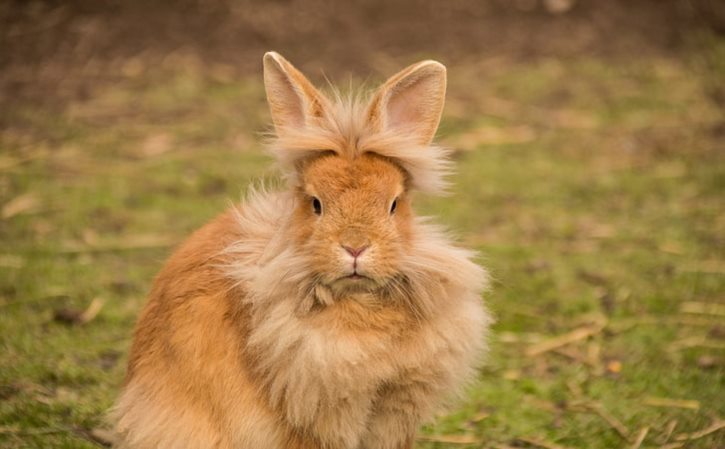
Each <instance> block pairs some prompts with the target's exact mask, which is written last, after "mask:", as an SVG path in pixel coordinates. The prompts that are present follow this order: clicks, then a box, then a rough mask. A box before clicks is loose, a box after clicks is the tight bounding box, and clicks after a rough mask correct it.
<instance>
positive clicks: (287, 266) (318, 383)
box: [112, 106, 490, 449]
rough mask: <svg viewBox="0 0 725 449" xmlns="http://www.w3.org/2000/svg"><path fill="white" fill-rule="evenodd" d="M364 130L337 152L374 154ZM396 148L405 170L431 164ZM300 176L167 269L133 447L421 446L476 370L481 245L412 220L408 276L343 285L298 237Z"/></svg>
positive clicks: (402, 258)
mask: <svg viewBox="0 0 725 449" xmlns="http://www.w3.org/2000/svg"><path fill="white" fill-rule="evenodd" d="M337 110H338V111H341V110H345V111H348V113H351V111H354V110H356V107H354V106H351V107H346V108H342V109H340V108H338V109H337ZM273 113H274V111H273ZM328 119H329V117H328ZM330 120H332V119H329V120H328V122H326V123H332V121H330ZM335 120H336V122H337V123H338V124H339V123H340V122H341V121H342V122H344V121H347V122H349V123H353V122H354V120H351V119H350V118H349V117H348V118H345V117H341V116H340V115H338V116H337V117H336V119H335ZM333 121H334V120H333ZM436 125H437V122H436ZM337 129H338V130H339V127H338V128H337ZM348 131H350V130H348ZM325 132H326V133H327V135H328V136H330V135H332V131H331V128H328V129H327V130H326V131H325ZM356 132H358V133H365V132H369V130H366V129H365V128H360V129H359V130H357V131H356ZM356 132H352V133H350V134H347V135H346V136H342V137H340V136H339V137H340V138H339V139H338V144H339V146H338V147H335V146H333V145H332V144H330V145H328V146H326V148H331V149H332V151H333V152H334V153H335V154H334V155H333V156H329V159H336V158H343V159H345V160H349V161H350V162H349V163H351V164H355V163H356V162H355V160H357V159H365V158H366V157H368V156H365V155H364V154H362V152H359V151H358V152H357V153H356V152H355V151H352V152H350V153H345V151H344V150H343V148H348V149H349V148H352V147H356V148H359V145H358V146H356V145H354V144H353V142H357V143H358V144H359V143H360V142H362V141H364V139H363V138H362V137H365V136H362V135H356ZM278 134H280V131H279V127H278ZM343 137H345V138H343ZM368 137H370V139H369V140H368V142H370V141H374V139H373V138H372V137H374V136H368ZM280 139H281V140H283V141H284V140H286V141H288V142H289V135H288V136H287V137H285V138H280ZM301 140H304V139H301ZM313 140H314V139H313ZM382 140H385V139H382ZM392 140H395V139H392ZM298 142H299V140H298ZM380 142H381V140H380V139H378V143H380ZM279 143H280V142H279V141H278V142H277V144H279ZM416 145H418V146H420V144H419V143H418V144H416ZM377 147H378V148H385V145H383V144H380V145H378V146H377ZM277 148H280V146H279V145H278V146H277ZM315 148H319V146H318V145H317V144H314V145H311V146H310V147H309V150H310V151H311V152H313V153H314V149H315ZM391 151H392V150H391ZM398 151H402V150H401V149H400V148H399V149H398ZM426 151H433V150H426ZM383 156H385V157H386V159H385V161H381V162H379V163H383V164H387V165H388V166H389V167H390V168H389V170H394V171H395V172H396V173H398V172H399V173H404V174H405V175H406V176H413V175H411V171H414V169H415V167H418V168H420V167H425V166H426V162H420V163H418V164H417V165H416V164H415V163H413V165H411V166H410V167H411V170H408V169H407V168H406V164H410V163H411V162H410V160H408V161H403V160H401V159H396V157H395V155H394V154H384V155H383ZM436 157H438V156H436ZM282 162H283V165H284V163H285V161H284V160H283V161H282ZM427 163H428V165H429V167H433V166H435V165H436V164H435V160H433V162H431V161H430V160H429V161H427ZM295 165H296V166H299V164H294V163H293V164H289V165H288V167H293V166H295ZM290 170H294V169H292V168H290ZM288 175H289V176H288V178H290V179H291V182H292V186H293V188H292V189H290V190H289V191H283V192H266V191H264V190H260V191H253V192H252V193H251V194H250V195H249V197H248V198H247V200H246V201H245V202H244V204H242V205H239V206H234V207H232V208H230V210H228V211H227V212H226V213H224V214H222V215H221V216H219V217H218V218H216V219H215V220H213V221H212V222H210V223H209V224H207V225H206V226H204V227H203V228H201V229H200V230H198V231H197V232H196V233H195V234H193V235H192V236H191V237H190V238H189V239H188V240H187V241H186V242H185V243H184V244H183V245H182V246H181V247H180V248H179V249H178V250H177V251H176V253H175V254H174V255H173V256H172V257H171V258H170V259H169V261H168V262H167V264H166V266H165V267H164V269H163V270H162V271H161V273H160V274H159V275H158V277H157V279H156V281H155V283H154V286H153V288H152V291H151V293H150V298H149V302H148V304H147V305H146V307H145V309H144V311H143V313H142V315H141V317H140V319H139V322H138V325H137V327H136V331H135V336H134V344H133V346H132V349H131V353H130V356H129V367H128V374H127V378H126V383H125V385H124V388H123V392H122V394H121V396H120V398H119V399H118V401H117V403H116V406H115V407H114V410H113V412H112V413H113V418H114V420H115V421H116V423H117V427H116V429H117V436H118V445H119V447H121V448H128V449H131V448H133V449H151V448H159V449H185V448H188V449H191V448H216V449H338V448H339V449H407V448H412V447H413V443H414V438H415V432H416V429H417V428H418V426H419V425H420V423H421V422H424V421H425V420H428V419H430V418H431V417H432V415H433V413H435V412H436V411H438V410H439V408H440V407H441V406H442V405H445V403H446V400H447V399H450V398H451V397H454V396H456V394H458V393H460V392H461V390H462V388H463V387H464V386H465V384H466V382H467V381H469V380H471V379H472V377H473V375H474V374H475V371H476V366H477V365H478V362H479V361H480V358H481V356H482V355H483V353H484V352H485V335H486V333H487V330H488V326H489V323H490V318H489V316H488V314H487V312H486V310H485V308H484V306H483V304H482V302H481V298H480V293H481V292H482V290H483V289H484V288H485V286H486V285H485V284H486V281H487V276H486V272H485V271H484V270H483V269H482V268H481V267H479V266H478V265H476V264H475V263H473V262H472V261H471V258H472V256H473V253H472V252H469V251H467V250H464V249H460V248H457V247H455V246H454V245H452V244H451V242H450V241H449V239H448V238H447V237H446V235H445V233H444V232H443V231H442V230H440V229H439V228H438V227H436V226H435V225H433V224H431V223H430V222H428V221H427V220H426V219H422V218H413V217H412V216H411V218H410V220H408V221H407V222H406V230H405V235H406V239H407V244H406V245H405V246H404V248H403V249H400V251H399V254H397V255H396V257H395V263H396V267H395V273H396V274H395V278H396V279H403V280H404V283H403V284H401V283H384V282H383V283H380V284H379V285H376V286H375V288H369V289H363V290H354V289H353V290H345V289H343V290H335V289H331V288H329V287H328V286H326V285H323V284H321V283H320V282H319V277H318V276H317V275H316V272H315V267H314V266H312V264H311V263H310V261H311V259H310V258H309V254H307V252H306V250H305V247H304V245H302V244H300V243H299V242H301V241H302V240H303V237H301V236H300V232H302V231H300V229H299V226H297V222H296V218H295V217H296V215H295V214H296V213H297V212H296V211H299V210H300V202H301V201H302V199H301V198H302V197H301V196H300V195H299V192H297V191H296V190H295V189H296V188H298V187H299V185H298V182H299V181H300V180H301V179H302V176H303V174H301V173H299V172H292V171H290V172H289V173H288ZM418 181H420V180H418ZM410 183H411V185H413V186H414V185H415V183H416V180H415V179H411V180H410ZM419 184H423V182H422V181H420V182H419ZM401 207H403V206H401ZM401 213H403V212H401ZM401 248H402V247H401Z"/></svg>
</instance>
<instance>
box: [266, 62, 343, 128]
mask: <svg viewBox="0 0 725 449" xmlns="http://www.w3.org/2000/svg"><path fill="white" fill-rule="evenodd" d="M264 89H265V91H266V92H267V102H268V103H269V109H270V112H271V113H272V121H273V122H274V127H275V129H276V130H277V132H278V133H279V132H280V131H281V130H284V129H286V128H302V127H304V126H305V125H307V124H309V123H310V122H312V121H313V120H315V119H321V118H324V117H325V115H326V113H327V110H328V109H329V102H328V101H327V99H326V98H325V97H324V96H323V95H322V94H321V93H320V92H319V91H318V90H317V89H316V88H315V87H314V86H313V85H312V83H310V81H309V80H308V79H307V78H305V76H304V75H303V74H302V73H301V72H300V71H299V70H297V69H296V68H295V67H294V66H293V65H292V64H290V62H289V61H287V60H286V59H284V58H283V57H282V56H281V55H280V54H279V53H276V52H273V51H270V52H267V53H265V55H264Z"/></svg>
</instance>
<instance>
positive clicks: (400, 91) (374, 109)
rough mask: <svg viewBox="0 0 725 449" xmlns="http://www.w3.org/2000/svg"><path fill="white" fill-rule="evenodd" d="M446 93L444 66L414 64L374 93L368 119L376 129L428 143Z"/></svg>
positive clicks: (432, 62)
mask: <svg viewBox="0 0 725 449" xmlns="http://www.w3.org/2000/svg"><path fill="white" fill-rule="evenodd" d="M445 96H446V67H445V66H444V65H443V64H441V63H439V62H436V61H422V62H419V63H417V64H413V65H411V66H410V67H408V68H406V69H404V70H402V71H401V72H399V73H397V74H396V75H394V76H392V77H391V78H390V79H388V80H387V81H386V82H385V84H383V85H382V86H381V87H380V88H379V89H378V91H377V92H376V93H375V95H374V96H373V99H372V101H371V103H370V106H368V111H367V119H368V122H369V124H370V125H371V127H372V128H373V129H375V130H378V131H384V130H390V131H393V132H395V133H400V134H409V135H412V137H413V138H414V139H415V140H416V141H417V142H418V143H419V144H421V145H428V144H430V142H431V140H433V136H435V133H436V130H437V129H438V123H439V122H440V119H441V113H442V112H443V104H444V103H445Z"/></svg>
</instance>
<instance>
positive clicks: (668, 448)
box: [658, 443, 685, 449]
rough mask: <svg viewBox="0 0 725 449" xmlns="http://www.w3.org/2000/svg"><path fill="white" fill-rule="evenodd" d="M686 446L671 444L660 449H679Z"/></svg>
mask: <svg viewBox="0 0 725 449" xmlns="http://www.w3.org/2000/svg"><path fill="white" fill-rule="evenodd" d="M684 445H685V444H684V443H669V444H665V445H663V446H660V447H659V448H658V449H679V448H681V447H682V446H684Z"/></svg>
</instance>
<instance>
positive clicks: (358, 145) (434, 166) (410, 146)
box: [267, 91, 452, 194]
mask: <svg viewBox="0 0 725 449" xmlns="http://www.w3.org/2000/svg"><path fill="white" fill-rule="evenodd" d="M332 97H333V101H331V102H330V104H329V105H328V106H329V107H328V109H327V112H328V113H327V114H326V115H325V116H322V117H318V118H315V120H312V121H311V122H310V123H308V124H307V126H305V127H294V126H289V127H278V128H277V132H276V133H274V134H272V135H270V136H269V139H268V142H267V147H268V150H269V152H270V153H271V154H272V155H273V156H274V157H275V159H276V160H277V161H278V162H279V165H280V167H281V169H282V172H283V174H284V176H285V177H286V178H287V179H288V180H289V181H290V183H291V184H292V185H296V183H297V182H298V178H297V175H298V172H297V170H296V165H297V163H298V162H299V161H301V160H303V159H306V158H308V157H310V156H314V155H315V154H316V153H320V152H325V151H332V152H334V153H335V154H337V155H338V156H341V157H345V158H350V159H354V158H355V157H358V156H360V155H362V154H365V153H375V154H379V155H381V156H385V157H389V158H391V159H394V160H395V161H397V162H398V163H399V164H400V165H401V166H402V167H403V168H404V169H405V171H406V172H407V173H408V174H409V175H410V177H411V181H412V187H413V188H415V189H418V190H420V191H422V192H425V193H431V194H441V193H445V191H446V188H447V187H448V182H447V181H446V177H447V176H448V175H450V174H451V173H452V164H451V162H450V160H449V156H450V150H449V149H447V148H444V147H441V146H438V145H434V144H421V143H420V142H418V141H417V140H416V139H415V137H414V136H413V135H411V134H410V133H406V132H404V131H401V130H396V129H375V128H373V127H372V126H371V124H370V123H369V122H368V121H367V119H366V115H365V113H366V108H367V104H368V103H369V99H368V98H367V96H366V95H364V94H362V93H351V94H349V95H343V94H341V93H340V92H338V91H333V95H332Z"/></svg>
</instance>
